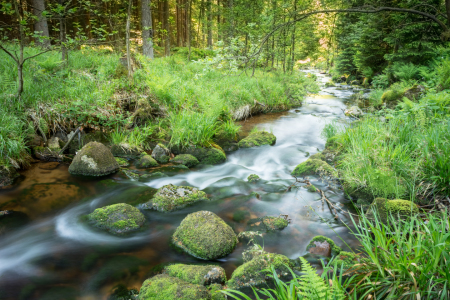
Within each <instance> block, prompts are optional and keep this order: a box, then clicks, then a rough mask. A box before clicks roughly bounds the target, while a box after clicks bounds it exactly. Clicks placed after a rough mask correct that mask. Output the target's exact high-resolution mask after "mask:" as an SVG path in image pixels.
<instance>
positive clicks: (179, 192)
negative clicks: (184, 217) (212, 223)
mask: <svg viewBox="0 0 450 300" xmlns="http://www.w3.org/2000/svg"><path fill="white" fill-rule="evenodd" d="M202 200H209V199H208V198H207V197H206V194H205V192H203V191H200V190H199V189H198V188H193V187H190V186H176V185H173V184H168V185H165V186H163V187H161V188H160V189H159V190H158V192H156V194H155V196H154V197H153V199H151V200H150V201H149V202H147V203H145V204H144V207H145V208H147V209H154V210H157V211H162V212H169V211H174V210H178V209H181V208H183V207H186V206H189V205H192V204H194V203H196V202H198V201H202Z"/></svg>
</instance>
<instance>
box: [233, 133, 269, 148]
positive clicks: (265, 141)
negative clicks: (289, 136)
mask: <svg viewBox="0 0 450 300" xmlns="http://www.w3.org/2000/svg"><path fill="white" fill-rule="evenodd" d="M276 141H277V138H276V136H275V135H273V134H272V133H269V132H267V131H258V132H253V133H250V135H249V136H248V137H246V138H244V139H242V140H240V141H239V147H240V148H251V147H258V146H263V145H271V146H273V145H275V143H276Z"/></svg>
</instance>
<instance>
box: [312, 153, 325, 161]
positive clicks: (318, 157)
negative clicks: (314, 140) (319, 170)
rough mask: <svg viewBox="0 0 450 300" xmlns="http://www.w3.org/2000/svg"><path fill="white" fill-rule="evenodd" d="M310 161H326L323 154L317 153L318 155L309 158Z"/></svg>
mask: <svg viewBox="0 0 450 300" xmlns="http://www.w3.org/2000/svg"><path fill="white" fill-rule="evenodd" d="M309 159H319V160H325V157H324V155H323V154H322V152H317V153H316V154H313V155H311V156H310V157H309Z"/></svg>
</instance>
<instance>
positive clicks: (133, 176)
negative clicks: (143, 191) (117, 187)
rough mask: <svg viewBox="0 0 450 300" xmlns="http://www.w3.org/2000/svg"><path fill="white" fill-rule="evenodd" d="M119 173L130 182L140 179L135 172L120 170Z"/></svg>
mask: <svg viewBox="0 0 450 300" xmlns="http://www.w3.org/2000/svg"><path fill="white" fill-rule="evenodd" d="M120 171H121V172H122V173H123V174H125V176H126V177H128V178H129V179H131V180H139V178H140V174H139V172H138V171H136V170H128V169H122V170H120Z"/></svg>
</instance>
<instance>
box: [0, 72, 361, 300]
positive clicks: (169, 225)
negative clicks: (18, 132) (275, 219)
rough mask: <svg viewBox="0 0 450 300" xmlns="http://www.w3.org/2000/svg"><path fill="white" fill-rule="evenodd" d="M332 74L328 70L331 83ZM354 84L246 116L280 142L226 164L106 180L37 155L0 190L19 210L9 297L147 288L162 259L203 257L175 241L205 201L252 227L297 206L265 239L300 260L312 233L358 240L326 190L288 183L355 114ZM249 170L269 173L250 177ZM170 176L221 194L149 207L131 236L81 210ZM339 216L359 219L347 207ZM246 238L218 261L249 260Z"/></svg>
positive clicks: (6, 289) (0, 204) (5, 248)
mask: <svg viewBox="0 0 450 300" xmlns="http://www.w3.org/2000/svg"><path fill="white" fill-rule="evenodd" d="M328 80H329V78H328V77H325V76H323V75H319V81H320V82H321V83H322V84H323V83H324V82H326V81H328ZM352 93H353V92H352V91H351V90H345V89H340V88H324V89H323V90H322V92H321V93H320V94H319V95H318V96H314V97H307V98H306V99H305V101H304V105H303V106H302V107H300V108H297V109H292V110H290V111H288V112H284V113H276V114H267V115H261V116H256V117H253V118H251V119H249V120H247V121H246V122H242V124H241V125H243V131H244V132H246V131H247V132H248V131H249V130H250V129H251V128H252V127H254V126H257V127H258V128H261V129H263V128H264V129H266V130H268V131H272V132H273V133H274V134H275V135H276V137H277V142H276V145H275V146H264V147H259V148H252V149H240V150H238V151H236V152H233V153H230V154H228V159H227V161H226V162H225V163H223V164H221V165H217V166H208V167H203V168H198V169H195V170H181V169H177V168H174V167H170V166H166V167H163V168H162V171H163V172H165V173H166V174H169V175H171V176H169V177H165V178H160V179H156V180H151V181H149V182H137V181H130V180H128V179H126V178H125V177H124V176H121V175H120V174H115V175H112V176H109V177H108V178H111V179H114V180H116V181H117V182H119V184H117V185H114V186H109V187H108V186H104V185H102V184H101V183H100V182H99V181H100V180H102V179H105V178H101V179H89V180H88V179H85V178H80V177H74V176H71V175H70V174H69V173H68V172H67V169H68V167H67V166H65V165H59V166H58V167H57V168H56V169H53V170H48V165H46V164H38V165H36V166H34V167H33V168H32V169H30V170H27V171H24V172H23V174H22V178H21V181H20V183H19V184H18V185H17V186H16V187H15V188H14V189H12V190H7V191H0V210H12V211H13V213H11V214H10V215H5V216H0V299H1V300H4V299H8V300H9V299H27V300H28V299H65V300H67V299H107V298H108V295H109V294H110V293H111V290H112V289H113V287H114V286H115V285H117V284H119V283H120V284H124V285H126V286H127V287H128V288H137V289H139V288H140V286H141V284H142V282H143V281H144V280H145V279H146V278H148V277H149V276H150V275H151V274H152V272H154V270H155V267H157V266H158V265H160V264H163V263H169V262H180V263H199V262H200V261H199V260H197V259H195V258H193V257H191V256H189V255H187V254H184V253H180V252H179V251H177V250H176V249H174V248H173V247H171V246H170V237H171V235H172V234H173V232H174V230H175V229H176V227H177V226H178V225H179V224H180V222H181V220H182V219H183V218H184V217H185V216H186V215H187V214H189V213H191V212H195V211H199V210H209V211H212V212H214V213H216V214H218V215H219V216H220V217H221V218H223V219H224V220H225V221H226V222H227V223H228V224H229V225H230V226H232V228H233V229H234V230H235V232H241V231H245V230H246V227H247V222H248V221H249V220H250V219H253V218H258V217H262V216H265V215H272V216H278V215H280V214H284V215H288V216H289V219H291V223H290V225H289V226H288V227H287V228H285V229H284V230H282V231H278V232H274V233H270V234H266V235H265V236H264V241H263V243H264V248H265V250H267V251H269V252H276V253H280V254H284V255H286V256H288V257H289V258H292V259H294V258H297V257H299V256H303V255H305V254H306V246H307V244H308V242H309V240H310V239H311V238H313V237H314V236H316V235H325V236H328V237H330V238H331V239H333V240H334V241H335V242H336V243H337V244H338V245H339V246H342V247H343V248H346V247H347V245H349V246H350V247H351V248H354V247H357V245H358V244H357V241H356V239H355V238H354V237H353V236H352V235H351V234H350V233H349V230H348V229H347V228H346V227H345V226H344V225H343V223H342V222H340V221H338V220H336V219H335V218H334V216H333V215H332V214H331V213H330V210H329V209H328V207H327V206H326V205H325V206H324V205H323V204H322V202H321V201H320V195H319V194H317V193H311V192H309V191H307V190H306V189H305V188H304V187H302V184H299V185H298V186H299V187H298V188H293V189H292V190H291V191H290V192H286V189H287V187H288V186H289V185H291V184H292V183H293V182H294V180H293V178H292V177H291V176H290V172H291V171H292V170H293V169H294V167H295V166H296V165H297V164H299V163H301V162H303V161H305V160H306V159H307V156H308V155H312V154H314V153H317V152H318V151H321V150H323V149H324V145H325V140H324V139H323V138H322V137H321V132H322V129H323V127H324V125H325V124H327V123H328V122H331V121H333V120H336V121H338V122H345V121H346V120H347V118H346V117H345V116H344V113H343V110H344V109H345V108H346V107H347V105H346V104H348V100H347V99H348V98H349V96H351V94H352ZM152 171H154V170H152ZM250 174H257V175H259V176H260V177H261V178H262V180H261V181H260V182H259V183H257V184H249V183H248V182H247V180H246V178H247V177H248V175H250ZM311 180H312V182H313V184H314V185H316V186H317V187H319V188H320V189H322V190H324V191H325V193H326V195H327V197H328V199H330V200H331V201H333V202H334V203H338V205H341V206H342V207H344V208H345V209H350V208H349V207H347V204H348V200H346V199H345V198H344V195H343V192H342V191H341V190H340V189H339V188H338V187H336V186H329V185H327V184H326V183H324V182H321V181H320V180H319V179H317V178H311ZM168 183H172V184H175V185H190V186H195V187H198V188H200V189H202V190H204V191H205V192H206V193H207V194H208V195H209V196H210V198H211V199H212V201H211V202H208V203H197V204H196V205H193V206H191V207H188V208H185V209H182V210H179V211H176V212H172V213H168V214H164V213H159V212H156V211H143V213H144V214H145V216H146V218H147V220H148V226H147V227H146V229H145V230H144V231H142V232H139V233H137V234H135V235H132V236H130V237H115V236H111V235H109V234H106V233H103V232H99V231H96V230H93V229H92V228H90V227H88V226H86V225H85V224H83V223H81V222H80V221H79V217H80V216H81V215H83V214H87V213H90V212H92V211H93V210H94V209H95V208H98V207H101V206H105V205H109V204H113V203H118V202H127V203H130V204H133V205H137V206H138V205H139V203H140V202H143V201H142V199H141V198H138V196H139V195H140V193H142V190H143V189H145V188H146V186H149V187H152V188H155V189H156V188H159V187H161V186H163V185H165V184H168ZM147 189H148V188H147ZM252 192H256V193H258V194H259V195H260V197H256V196H255V195H254V194H252ZM348 206H350V205H348ZM340 217H341V220H342V221H344V222H345V223H351V221H350V220H349V219H348V218H347V216H345V215H340ZM338 235H339V236H340V238H339V237H338ZM343 241H345V243H344V242H343ZM246 246H247V245H246V244H245V243H239V244H238V246H237V247H236V249H235V250H234V252H233V253H232V254H230V255H229V256H227V257H225V258H223V259H219V260H217V261H214V262H213V263H216V264H220V265H221V266H222V267H224V268H225V270H226V271H227V275H228V277H230V276H231V273H232V272H233V270H234V269H235V268H236V267H237V266H239V265H240V264H242V251H243V250H245V248H246Z"/></svg>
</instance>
